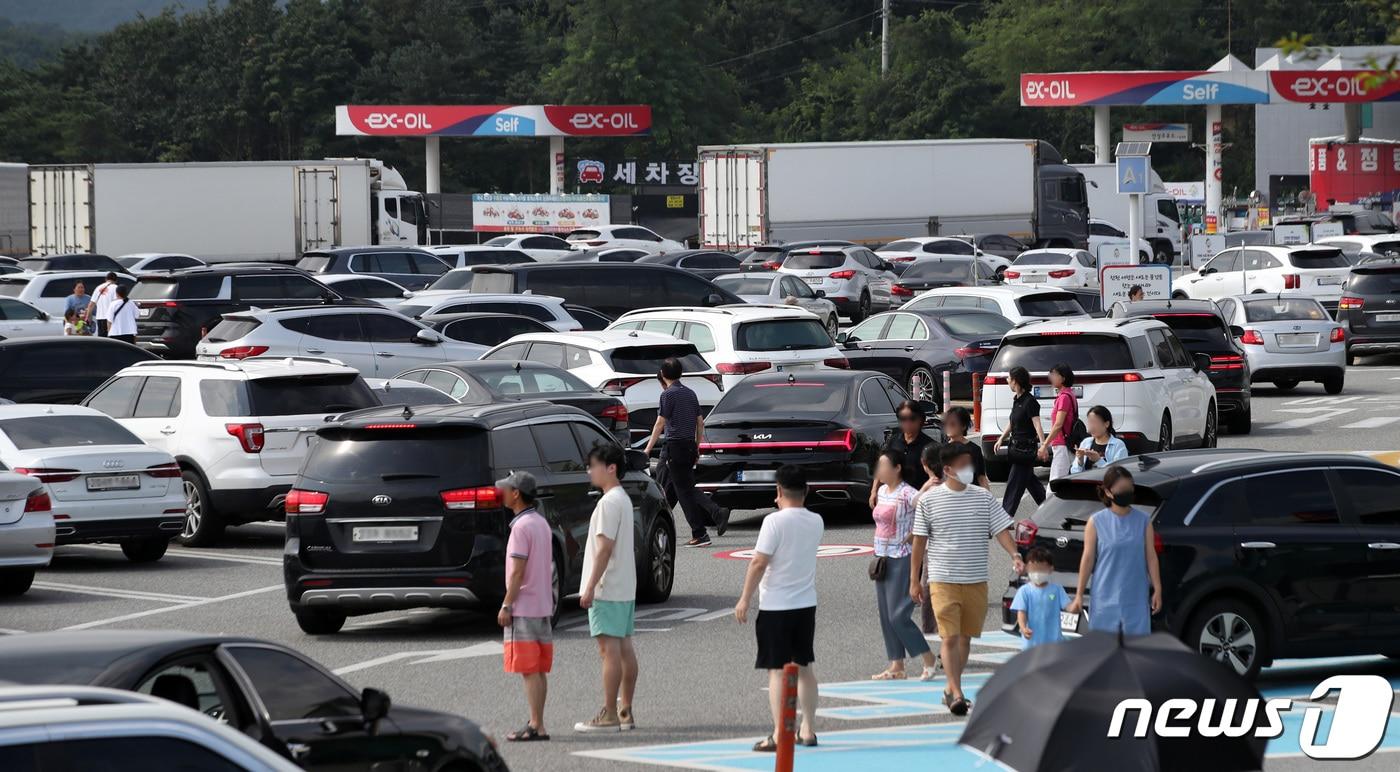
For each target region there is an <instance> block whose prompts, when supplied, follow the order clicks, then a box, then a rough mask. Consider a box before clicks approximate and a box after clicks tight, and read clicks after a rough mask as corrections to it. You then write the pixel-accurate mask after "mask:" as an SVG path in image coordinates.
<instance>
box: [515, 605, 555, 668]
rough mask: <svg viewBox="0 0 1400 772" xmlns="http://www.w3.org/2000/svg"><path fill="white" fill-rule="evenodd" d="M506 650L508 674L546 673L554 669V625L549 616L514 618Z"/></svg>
mask: <svg viewBox="0 0 1400 772" xmlns="http://www.w3.org/2000/svg"><path fill="white" fill-rule="evenodd" d="M505 648H506V652H505V668H506V672H507V673H521V674H526V675H528V674H531V673H548V672H549V671H550V670H551V669H552V668H553V667H554V626H553V625H552V624H550V620H549V618H548V617H513V618H512V619H511V620H510V624H509V625H507V626H506V628H505Z"/></svg>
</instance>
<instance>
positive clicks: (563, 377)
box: [472, 367, 593, 394]
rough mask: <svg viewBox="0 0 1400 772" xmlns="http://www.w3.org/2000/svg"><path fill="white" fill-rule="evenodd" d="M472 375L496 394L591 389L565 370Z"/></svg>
mask: <svg viewBox="0 0 1400 772" xmlns="http://www.w3.org/2000/svg"><path fill="white" fill-rule="evenodd" d="M472 375H474V376H476V377H477V378H478V379H480V380H481V381H482V382H484V383H485V384H486V386H487V388H489V389H491V391H494V392H496V393H497V394H561V393H568V392H590V391H593V387H591V386H589V385H588V384H586V383H584V382H583V381H581V380H579V379H578V378H577V377H576V376H574V375H572V374H571V373H569V372H567V371H565V370H539V369H535V368H527V367H522V368H520V369H519V370H516V369H515V368H513V367H511V368H507V369H501V370H474V371H473V372H472Z"/></svg>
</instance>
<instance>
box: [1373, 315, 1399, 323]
mask: <svg viewBox="0 0 1400 772" xmlns="http://www.w3.org/2000/svg"><path fill="white" fill-rule="evenodd" d="M1376 321H1378V322H1400V314H1376Z"/></svg>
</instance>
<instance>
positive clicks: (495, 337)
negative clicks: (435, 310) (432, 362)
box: [418, 311, 554, 348]
mask: <svg viewBox="0 0 1400 772" xmlns="http://www.w3.org/2000/svg"><path fill="white" fill-rule="evenodd" d="M418 321H420V322H422V323H423V324H426V325H428V326H429V327H431V328H433V329H434V330H437V331H438V332H440V333H442V334H443V335H445V336H446V337H448V338H449V339H451V340H460V341H462V342H464V343H479V344H481V345H483V346H486V347H488V348H491V347H494V346H498V345H500V344H502V343H505V342H506V341H508V340H510V339H511V338H514V337H515V336H517V335H522V334H524V333H527V332H554V328H552V327H550V326H549V325H547V324H545V323H544V322H541V321H539V320H538V319H531V318H530V317H528V316H521V315H520V314H499V313H488V312H484V311H483V312H470V313H458V314H429V315H427V316H420V317H418Z"/></svg>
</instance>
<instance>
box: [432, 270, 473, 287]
mask: <svg viewBox="0 0 1400 772" xmlns="http://www.w3.org/2000/svg"><path fill="white" fill-rule="evenodd" d="M471 285H472V272H471V271H448V272H447V273H445V274H443V275H442V276H441V277H440V278H439V279H438V280H437V281H435V282H433V283H432V284H430V285H428V289H433V290H455V289H466V288H468V287H470V286H471Z"/></svg>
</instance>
